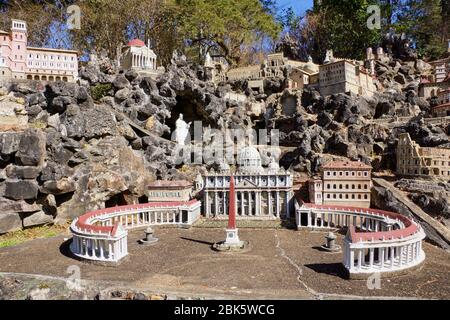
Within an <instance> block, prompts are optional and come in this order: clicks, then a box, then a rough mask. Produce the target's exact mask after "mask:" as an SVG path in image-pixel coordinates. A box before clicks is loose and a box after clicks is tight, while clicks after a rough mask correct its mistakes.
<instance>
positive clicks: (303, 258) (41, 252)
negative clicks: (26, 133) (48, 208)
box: [0, 228, 450, 299]
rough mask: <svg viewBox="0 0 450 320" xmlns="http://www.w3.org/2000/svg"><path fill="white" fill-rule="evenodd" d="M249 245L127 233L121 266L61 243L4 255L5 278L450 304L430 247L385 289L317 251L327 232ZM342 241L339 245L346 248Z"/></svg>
mask: <svg viewBox="0 0 450 320" xmlns="http://www.w3.org/2000/svg"><path fill="white" fill-rule="evenodd" d="M239 234H240V237H241V239H242V240H249V241H250V242H251V250H250V251H249V252H246V253H242V254H238V253H233V254H223V253H218V252H215V251H213V250H211V245H212V243H213V242H215V241H220V240H223V238H224V236H225V232H224V230H223V229H203V228H191V229H188V230H185V229H177V228H159V229H158V228H157V229H156V232H155V235H156V236H157V237H158V238H159V239H160V240H159V242H158V243H157V244H156V245H155V246H149V247H147V246H140V245H138V244H137V240H138V239H140V238H141V237H142V236H143V231H142V230H140V231H139V230H134V231H131V232H130V233H129V240H128V241H129V242H128V246H129V252H130V255H129V257H128V258H127V259H126V260H125V261H123V262H122V263H121V264H120V265H118V266H99V265H94V264H90V263H86V262H82V261H78V260H75V259H73V258H72V257H71V256H70V254H69V253H68V242H67V241H66V242H64V237H63V236H58V237H55V238H51V239H39V240H33V241H29V242H27V243H24V244H21V245H18V246H15V247H9V248H1V249H0V272H14V273H25V274H39V275H48V276H55V277H67V276H68V275H69V274H68V273H67V268H68V267H69V266H71V265H76V266H79V267H80V270H81V278H82V279H83V280H88V281H93V282H95V283H98V284H102V283H103V284H108V285H110V284H111V283H112V284H115V285H118V286H125V287H128V288H135V289H137V290H146V291H152V292H159V293H165V294H175V295H188V296H192V295H195V296H204V297H210V298H214V297H226V298H234V299H239V298H245V299H248V298H250V299H272V298H273V299H329V298H341V299H355V298H359V297H365V298H367V297H369V298H375V297H379V298H388V297H397V298H426V299H430V298H432V299H449V298H450V254H449V253H448V252H445V251H444V250H441V249H439V248H436V247H433V246H431V245H429V244H427V243H425V244H424V249H425V252H426V254H427V259H426V262H425V264H424V265H423V266H422V267H421V268H420V269H418V270H416V271H413V272H411V273H410V274H408V275H405V276H400V277H395V278H386V279H384V278H382V279H381V289H379V290H369V289H368V288H367V282H366V281H364V280H363V281H361V280H359V281H358V280H347V279H345V278H344V276H343V273H342V271H343V270H342V266H341V264H340V262H341V259H342V255H341V254H329V253H324V252H322V251H320V250H318V249H317V247H319V246H320V245H322V244H323V243H324V236H325V234H326V232H310V231H293V230H286V229H279V230H275V229H264V230H255V229H241V230H240V231H239ZM342 239H343V236H342V235H338V243H339V244H342Z"/></svg>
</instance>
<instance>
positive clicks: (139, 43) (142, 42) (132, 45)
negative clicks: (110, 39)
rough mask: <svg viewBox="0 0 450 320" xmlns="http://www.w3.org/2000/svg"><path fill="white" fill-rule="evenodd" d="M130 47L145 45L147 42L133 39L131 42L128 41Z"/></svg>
mask: <svg viewBox="0 0 450 320" xmlns="http://www.w3.org/2000/svg"><path fill="white" fill-rule="evenodd" d="M128 46H129V47H145V43H144V41H142V40H139V39H133V40H131V41H130V42H128Z"/></svg>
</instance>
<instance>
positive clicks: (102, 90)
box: [91, 83, 112, 101]
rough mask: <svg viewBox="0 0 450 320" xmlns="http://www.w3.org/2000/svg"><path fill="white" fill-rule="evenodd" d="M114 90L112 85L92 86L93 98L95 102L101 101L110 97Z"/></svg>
mask: <svg viewBox="0 0 450 320" xmlns="http://www.w3.org/2000/svg"><path fill="white" fill-rule="evenodd" d="M111 90H112V85H111V84H110V83H98V84H96V85H95V86H91V96H92V98H93V99H94V101H99V100H100V99H101V98H103V97H105V96H107V95H108V93H109V92H110V91H111Z"/></svg>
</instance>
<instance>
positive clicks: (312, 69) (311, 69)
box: [304, 57, 319, 73]
mask: <svg viewBox="0 0 450 320" xmlns="http://www.w3.org/2000/svg"><path fill="white" fill-rule="evenodd" d="M304 69H305V70H306V71H308V72H309V73H317V72H319V66H318V65H317V64H315V63H314V62H313V60H312V58H311V57H309V58H308V62H307V63H306V64H305V66H304Z"/></svg>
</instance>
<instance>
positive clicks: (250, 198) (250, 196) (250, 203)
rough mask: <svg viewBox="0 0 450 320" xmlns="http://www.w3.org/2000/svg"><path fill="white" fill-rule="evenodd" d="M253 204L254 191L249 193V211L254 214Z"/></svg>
mask: <svg viewBox="0 0 450 320" xmlns="http://www.w3.org/2000/svg"><path fill="white" fill-rule="evenodd" d="M252 209H253V206H252V191H250V192H249V193H248V212H249V214H250V215H251V216H253V210H252Z"/></svg>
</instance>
